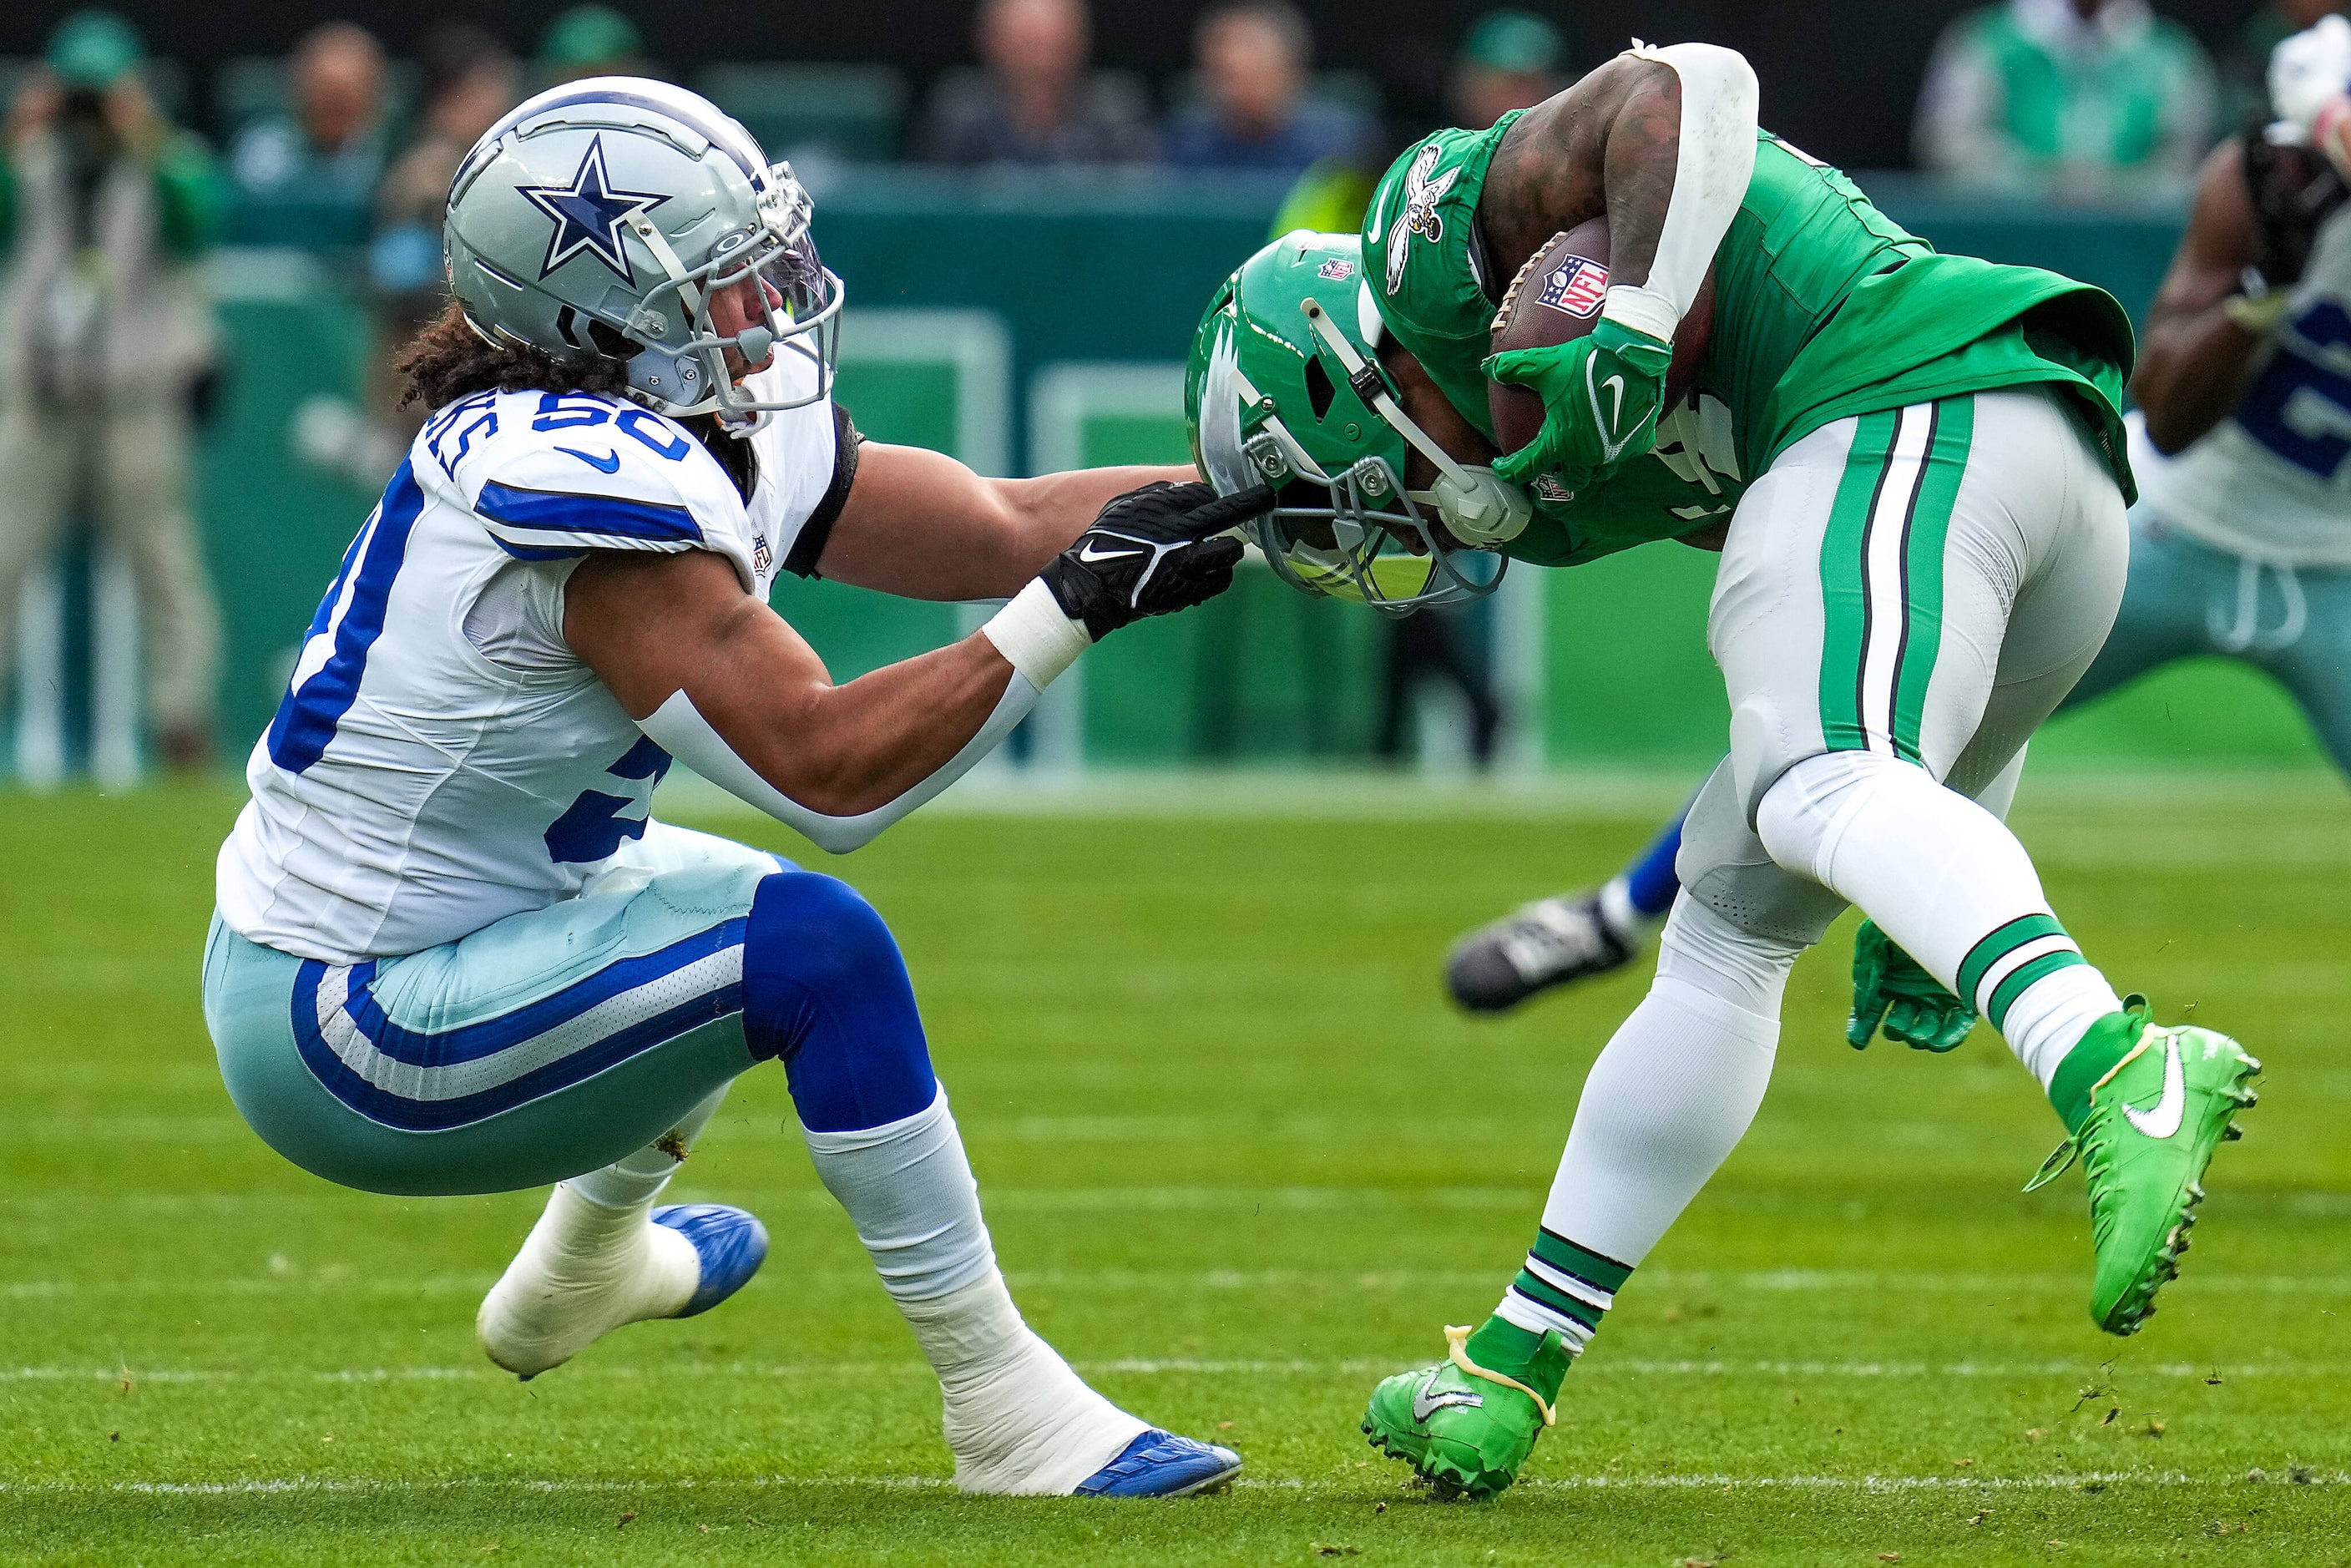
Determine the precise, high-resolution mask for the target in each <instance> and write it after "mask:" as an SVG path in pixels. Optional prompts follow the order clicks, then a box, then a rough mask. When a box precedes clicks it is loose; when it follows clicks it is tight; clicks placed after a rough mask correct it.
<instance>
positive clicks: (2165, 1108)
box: [2123, 1035, 2188, 1138]
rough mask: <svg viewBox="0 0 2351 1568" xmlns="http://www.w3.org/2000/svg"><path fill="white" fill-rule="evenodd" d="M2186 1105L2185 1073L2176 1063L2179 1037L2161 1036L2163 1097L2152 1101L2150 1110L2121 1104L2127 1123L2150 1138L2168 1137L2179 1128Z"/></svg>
mask: <svg viewBox="0 0 2351 1568" xmlns="http://www.w3.org/2000/svg"><path fill="white" fill-rule="evenodd" d="M2187 1108H2188V1074H2187V1072H2186V1071H2185V1070H2183V1069H2182V1068H2181V1067H2180V1065H2179V1038H2178V1037H2177V1036H2175V1035H2166V1036H2164V1039H2163V1098H2162V1099H2160V1100H2158V1101H2157V1102H2156V1103H2155V1109H2154V1110H2152V1111H2141V1110H2140V1109H2138V1108H2137V1106H2135V1105H2126V1106H2124V1107H2123V1114H2124V1115H2125V1116H2127V1117H2129V1118H2130V1124H2131V1125H2132V1126H2134V1127H2137V1129H2138V1130H2139V1131H2140V1132H2141V1133H2143V1134H2146V1135H2147V1136H2148V1137H2150V1138H2168V1137H2169V1136H2171V1134H2174V1133H2176V1132H2178V1131H2179V1121H2180V1116H2181V1113H2183V1112H2185V1111H2186V1110H2187Z"/></svg>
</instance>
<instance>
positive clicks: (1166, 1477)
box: [1070, 1427, 1241, 1497]
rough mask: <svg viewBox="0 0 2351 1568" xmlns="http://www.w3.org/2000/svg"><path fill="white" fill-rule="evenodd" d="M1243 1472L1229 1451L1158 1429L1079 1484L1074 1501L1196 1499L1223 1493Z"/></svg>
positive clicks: (1124, 1450)
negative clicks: (1133, 1498) (1149, 1498)
mask: <svg viewBox="0 0 2351 1568" xmlns="http://www.w3.org/2000/svg"><path fill="white" fill-rule="evenodd" d="M1240 1473H1241V1457H1240V1456H1239V1455H1238V1454H1236V1453H1234V1452H1233V1451H1232V1450H1231V1449H1230V1448H1218V1447H1217V1446H1216V1445H1215V1444H1214V1443H1202V1442H1197V1441H1195V1440H1194V1439H1192V1438H1190V1437H1176V1436H1175V1434H1174V1433H1172V1432H1162V1431H1160V1430H1159V1429H1158V1428H1156V1427H1154V1428H1153V1429H1152V1430H1150V1431H1148V1432H1145V1433H1143V1434H1142V1435H1141V1436H1139V1437H1136V1438H1135V1439H1134V1442H1132V1443H1129V1444H1128V1445H1127V1446H1126V1447H1125V1448H1122V1449H1120V1450H1119V1455H1118V1458H1114V1459H1113V1460H1112V1461H1111V1462H1110V1463H1108V1464H1106V1465H1104V1466H1103V1467H1102V1469H1098V1470H1096V1471H1095V1472H1094V1473H1093V1474H1092V1475H1090V1476H1088V1477H1087V1478H1086V1479H1084V1480H1081V1481H1080V1482H1079V1483H1078V1485H1077V1490H1074V1491H1072V1492H1071V1494H1070V1495H1071V1496H1072V1497H1191V1496H1193V1495H1194V1494H1195V1493H1197V1492H1210V1491H1222V1490H1225V1488H1227V1487H1228V1486H1230V1485H1232V1484H1233V1478H1234V1477H1235V1476H1237V1475H1238V1474H1240Z"/></svg>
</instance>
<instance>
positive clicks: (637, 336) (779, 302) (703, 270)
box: [442, 77, 841, 431]
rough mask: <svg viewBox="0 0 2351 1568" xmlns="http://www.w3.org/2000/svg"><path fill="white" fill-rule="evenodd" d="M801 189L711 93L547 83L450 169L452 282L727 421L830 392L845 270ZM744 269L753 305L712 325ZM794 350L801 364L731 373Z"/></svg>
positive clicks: (520, 333) (514, 338) (471, 299)
mask: <svg viewBox="0 0 2351 1568" xmlns="http://www.w3.org/2000/svg"><path fill="white" fill-rule="evenodd" d="M812 211H813V209H812V205H811V204H810V200H809V194H808V192H807V191H806V190H804V189H802V188H801V185H800V183H799V181H798V180H797V179H795V178H793V176H792V171H791V166H790V165H789V164H788V163H774V164H770V163H769V162H768V160H767V157H766V155H765V154H764V153H762V152H760V151H759V144H758V142H757V141H754V140H753V139H752V136H751V133H750V132H749V131H746V130H744V129H743V127H742V126H741V125H739V124H737V122H736V121H734V120H730V119H728V118H727V117H726V115H725V114H723V113H721V112H720V111H719V110H718V109H717V108H716V106H715V105H713V104H712V103H710V102H709V101H708V100H707V99H704V98H701V97H699V96H697V95H696V94H694V93H690V92H687V91H686V90H684V89H683V88H676V87H672V86H670V85H669V84H668V83H666V82H657V81H651V80H647V79H645V78H641V77H590V78H586V79H585V80H581V81H573V82H566V83H564V84H563V85H562V86H560V87H556V88H550V89H548V90H547V91H545V92H543V93H540V94H539V95H538V97H536V98H533V99H529V100H528V102H526V103H524V104H523V105H522V106H521V107H520V108H518V109H517V110H514V111H513V112H512V113H510V114H508V115H507V117H506V118H505V119H504V120H500V121H499V122H498V123H497V124H496V125H495V126H493V127H491V128H490V130H489V131H488V132H487V133H486V134H485V135H484V136H483V138H482V139H481V141H478V142H476V143H475V146H474V150H473V151H472V152H469V153H467V154H466V156H465V162H463V163H462V164H460V165H459V166H458V169H457V176H456V178H455V180H453V181H452V182H451V183H450V186H449V208H448V216H447V219H446V220H445V222H444V225H443V228H442V235H443V244H444V247H445V251H446V257H447V265H448V270H449V287H450V288H451V290H452V291H453V292H454V293H455V295H456V297H457V300H458V303H459V304H460V305H461V306H462V307H463V308H464V309H465V319H466V321H467V322H468V323H469V324H471V325H472V327H473V329H474V330H475V331H476V332H478V333H480V334H481V335H482V337H483V338H485V339H486V340H489V341H490V342H493V343H523V344H528V345H529V346H530V347H532V348H535V349H538V350H543V351H545V352H546V353H549V354H550V355H553V356H554V357H555V358H557V359H559V360H580V359H584V358H589V357H592V356H601V357H604V358H608V359H615V360H622V361H626V363H627V365H628V376H629V386H630V389H631V391H632V392H633V393H634V394H635V395H636V396H637V397H638V398H639V399H640V400H641V401H643V402H645V403H647V404H649V405H651V406H652V407H653V408H655V409H658V410H660V411H661V412H662V413H668V414H691V413H716V414H717V415H718V417H719V419H720V421H721V422H722V423H725V424H726V425H727V426H729V427H730V428H733V429H736V430H738V431H740V430H742V429H744V428H747V427H748V426H750V425H753V424H756V423H758V420H759V419H760V418H761V417H762V416H763V415H764V414H766V413H768V412H771V411H774V410H778V409H786V408H799V407H801V406H803V405H804V404H807V403H811V402H817V401H818V400H819V399H820V398H823V397H825V396H827V395H829V394H830V392H831V385H832V364H833V354H834V347H835V339H836V333H837V332H838V329H839V323H840V318H841V279H840V278H838V277H834V276H833V275H832V274H831V273H830V272H828V271H826V270H825V268H824V265H823V263H821V262H820V261H819V260H818V259H817V254H816V246H815V244H814V242H813V241H812V240H811V239H810V237H809V220H810V216H811V215H812ZM754 274H757V275H758V277H760V278H761V279H762V280H763V284H764V287H762V288H761V289H760V291H759V293H760V298H761V308H762V312H763V315H762V317H761V318H760V319H756V320H755V321H754V323H753V324H752V325H749V326H747V327H745V328H744V329H742V330H741V331H740V332H738V333H736V334H733V335H728V336H722V335H721V334H720V333H719V331H718V329H716V326H715V325H714V324H713V322H712V320H711V297H712V295H713V294H714V293H715V292H717V291H719V290H723V289H726V288H728V287H732V286H734V285H736V284H738V283H740V282H742V281H743V279H745V278H746V277H751V276H753V275H754ZM728 349H733V350H736V351H737V353H738V354H740V355H741V356H742V358H743V360H744V361H746V362H747V363H749V364H752V365H757V364H759V363H760V362H761V361H765V360H766V359H767V358H768V354H769V352H770V351H771V350H772V351H773V352H775V353H777V354H778V355H782V354H796V355H799V356H800V357H802V358H804V359H805V360H806V361H809V366H810V369H811V370H812V371H813V373H812V374H800V375H792V376H783V377H775V378H762V382H763V383H764V384H765V385H767V386H768V387H769V388H773V387H774V386H775V385H776V384H777V383H781V384H782V386H783V387H785V388H787V389H789V391H788V396H787V397H786V398H785V400H784V401H767V402H763V401H760V399H759V397H758V396H757V395H755V394H754V393H753V392H750V391H749V390H747V388H746V387H743V386H737V385H736V384H735V382H734V378H733V377H732V376H731V375H730V374H729V373H728V371H727V367H726V350H728Z"/></svg>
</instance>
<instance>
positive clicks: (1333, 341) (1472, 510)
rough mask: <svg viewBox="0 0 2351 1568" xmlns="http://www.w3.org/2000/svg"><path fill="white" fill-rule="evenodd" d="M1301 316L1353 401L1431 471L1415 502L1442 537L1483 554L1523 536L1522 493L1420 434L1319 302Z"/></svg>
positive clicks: (1528, 507) (1526, 518) (1525, 508)
mask: <svg viewBox="0 0 2351 1568" xmlns="http://www.w3.org/2000/svg"><path fill="white" fill-rule="evenodd" d="M1299 308H1300V309H1301V310H1303V311H1304V312H1305V313H1306V320H1307V324H1308V325H1309V326H1311V328H1312V329H1314V335H1315V336H1316V337H1318V338H1320V339H1321V340H1322V345H1323V347H1325V348H1327V349H1329V350H1331V352H1332V355H1333V356H1335V357H1336V358H1337V360H1338V361H1339V363H1340V365H1341V366H1342V367H1343V368H1344V369H1345V371H1346V372H1347V384H1348V385H1349V386H1351V387H1353V389H1354V392H1355V395H1356V396H1358V397H1360V398H1362V399H1363V400H1364V402H1367V403H1369V404H1370V405H1371V407H1372V412H1373V413H1376V414H1378V415H1379V416H1380V417H1381V418H1382V419H1384V420H1386V421H1387V422H1388V424H1389V425H1390V426H1391V427H1392V428H1393V429H1394V430H1395V433H1396V434H1399V435H1401V436H1403V437H1404V438H1405V441H1406V442H1408V443H1410V444H1411V445H1412V448H1413V450H1415V451H1416V452H1418V453H1419V454H1420V455H1422V456H1424V457H1426V458H1427V459H1428V460H1429V462H1431V463H1433V464H1435V465H1436V466H1437V483H1436V484H1435V485H1432V486H1429V488H1428V489H1426V490H1425V491H1422V492H1421V493H1420V494H1419V495H1417V496H1416V497H1414V499H1416V500H1426V501H1427V502H1428V503H1429V504H1430V505H1432V506H1434V507H1436V508H1437V516H1438V517H1441V518H1442V519H1444V522H1445V531H1446V532H1447V533H1449V534H1451V535H1452V536H1453V537H1454V538H1457V539H1459V540H1460V541H1461V542H1462V543H1463V544H1465V545H1468V546H1470V547H1471V548H1473V549H1491V548H1493V547H1494V546H1496V545H1502V544H1507V543H1509V542H1510V540H1512V539H1514V538H1518V537H1519V536H1520V534H1522V533H1524V532H1525V531H1526V527H1527V524H1528V523H1529V522H1530V521H1531V520H1532V519H1533V517H1534V505H1533V503H1532V502H1531V501H1529V500H1528V499H1527V496H1526V492H1524V491H1522V490H1520V488H1519V487H1518V486H1515V485H1508V484H1505V483H1503V482H1502V480H1501V479H1500V478H1499V476H1496V474H1495V473H1494V471H1493V470H1492V469H1491V468H1485V467H1479V466H1475V465H1464V464H1460V463H1457V462H1455V461H1454V460H1453V455H1452V454H1450V453H1448V452H1447V451H1446V450H1445V448H1443V447H1442V446H1439V445H1438V444H1437V443H1436V442H1435V441H1433V440H1432V439H1430V437H1429V434H1428V433H1427V432H1426V431H1425V430H1423V429H1421V428H1420V426H1419V425H1418V424H1417V423H1415V422H1414V420H1413V418H1412V416H1411V415H1410V414H1407V413H1405V411H1404V409H1403V408H1402V407H1401V406H1400V405H1399V404H1398V403H1397V402H1396V401H1395V398H1394V397H1392V396H1390V395H1389V392H1388V388H1387V382H1386V380H1385V379H1384V377H1382V376H1381V374H1380V372H1379V370H1378V368H1377V367H1376V366H1374V365H1373V364H1372V363H1371V362H1370V361H1367V360H1365V359H1364V357H1363V356H1362V355H1361V354H1358V353H1357V352H1355V346H1354V345H1353V343H1350V342H1349V341H1347V337H1346V334H1345V333H1343V332H1342V331H1340V330H1339V325H1338V323H1337V322H1335V321H1333V320H1332V319H1331V313H1330V312H1329V311H1327V310H1325V309H1323V308H1322V302H1321V301H1320V300H1316V299H1308V300H1306V301H1304V302H1303V303H1302V304H1301V305H1300V306H1299Z"/></svg>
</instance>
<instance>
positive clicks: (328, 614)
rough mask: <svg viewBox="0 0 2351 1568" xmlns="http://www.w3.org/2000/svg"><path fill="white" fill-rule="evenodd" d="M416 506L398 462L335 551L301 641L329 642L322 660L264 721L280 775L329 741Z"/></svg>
mask: <svg viewBox="0 0 2351 1568" xmlns="http://www.w3.org/2000/svg"><path fill="white" fill-rule="evenodd" d="M423 510H424V492H423V489H422V488H420V487H419V486H418V485H417V483H416V475H415V474H414V472H413V470H411V469H410V467H409V465H408V464H407V463H406V462H404V461H403V462H402V464H401V465H400V471H399V472H398V473H396V474H394V475H393V476H392V483H391V484H390V485H388V486H385V487H384V492H383V499H382V500H381V501H380V502H378V503H377V504H376V508H375V515H374V516H373V517H370V518H369V519H368V524H367V527H365V528H361V529H360V537H359V538H355V539H353V540H352V541H351V548H350V549H348V550H346V551H344V552H343V569H342V570H340V572H337V573H336V574H335V580H334V583H333V585H332V586H330V587H329V589H328V590H327V597H326V598H325V599H323V600H321V601H319V613H318V614H316V615H314V616H312V617H311V618H310V630H309V632H308V633H307V634H305V635H304V637H303V639H302V653H303V655H304V656H305V657H307V656H308V653H309V652H310V649H311V648H312V647H313V646H314V645H315V644H316V643H317V642H318V640H319V638H321V637H326V638H329V639H331V646H330V647H329V652H328V654H327V661H326V663H325V664H320V665H319V667H318V669H316V670H315V671H313V672H312V673H311V674H310V675H309V676H308V678H307V679H304V678H297V679H296V680H295V682H294V683H293V684H292V685H290V686H289V687H288V688H287V693H286V695H285V697H284V698H283V699H282V700H280V701H279V703H278V705H277V717H275V718H273V719H271V720H270V721H269V760H271V761H272V762H275V763H276V764H277V766H278V767H280V768H284V769H286V771H287V772H288V773H306V772H308V771H309V769H310V766H311V765H312V764H313V763H315V762H317V761H318V760H319V758H320V757H321V756H322V755H324V754H325V752H326V749H327V743H328V742H329V741H330V740H332V739H334V738H335V727H336V726H337V725H339V724H340V723H341V722H342V718H343V715H345V714H347V713H349V712H350V710H351V704H352V703H354V702H356V701H358V700H359V695H360V677H361V676H362V675H364V674H366V673H367V658H368V650H369V649H371V648H372V647H374V646H375V640H376V639H377V638H378V637H381V636H382V635H383V612H384V606H385V605H386V604H387V603H388V602H389V601H391V599H392V579H394V578H395V577H398V576H399V575H400V564H401V562H402V560H404V559H407V556H408V534H409V530H410V529H411V528H414V527H415V526H416V518H417V514H419V513H420V512H422V511H423Z"/></svg>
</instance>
